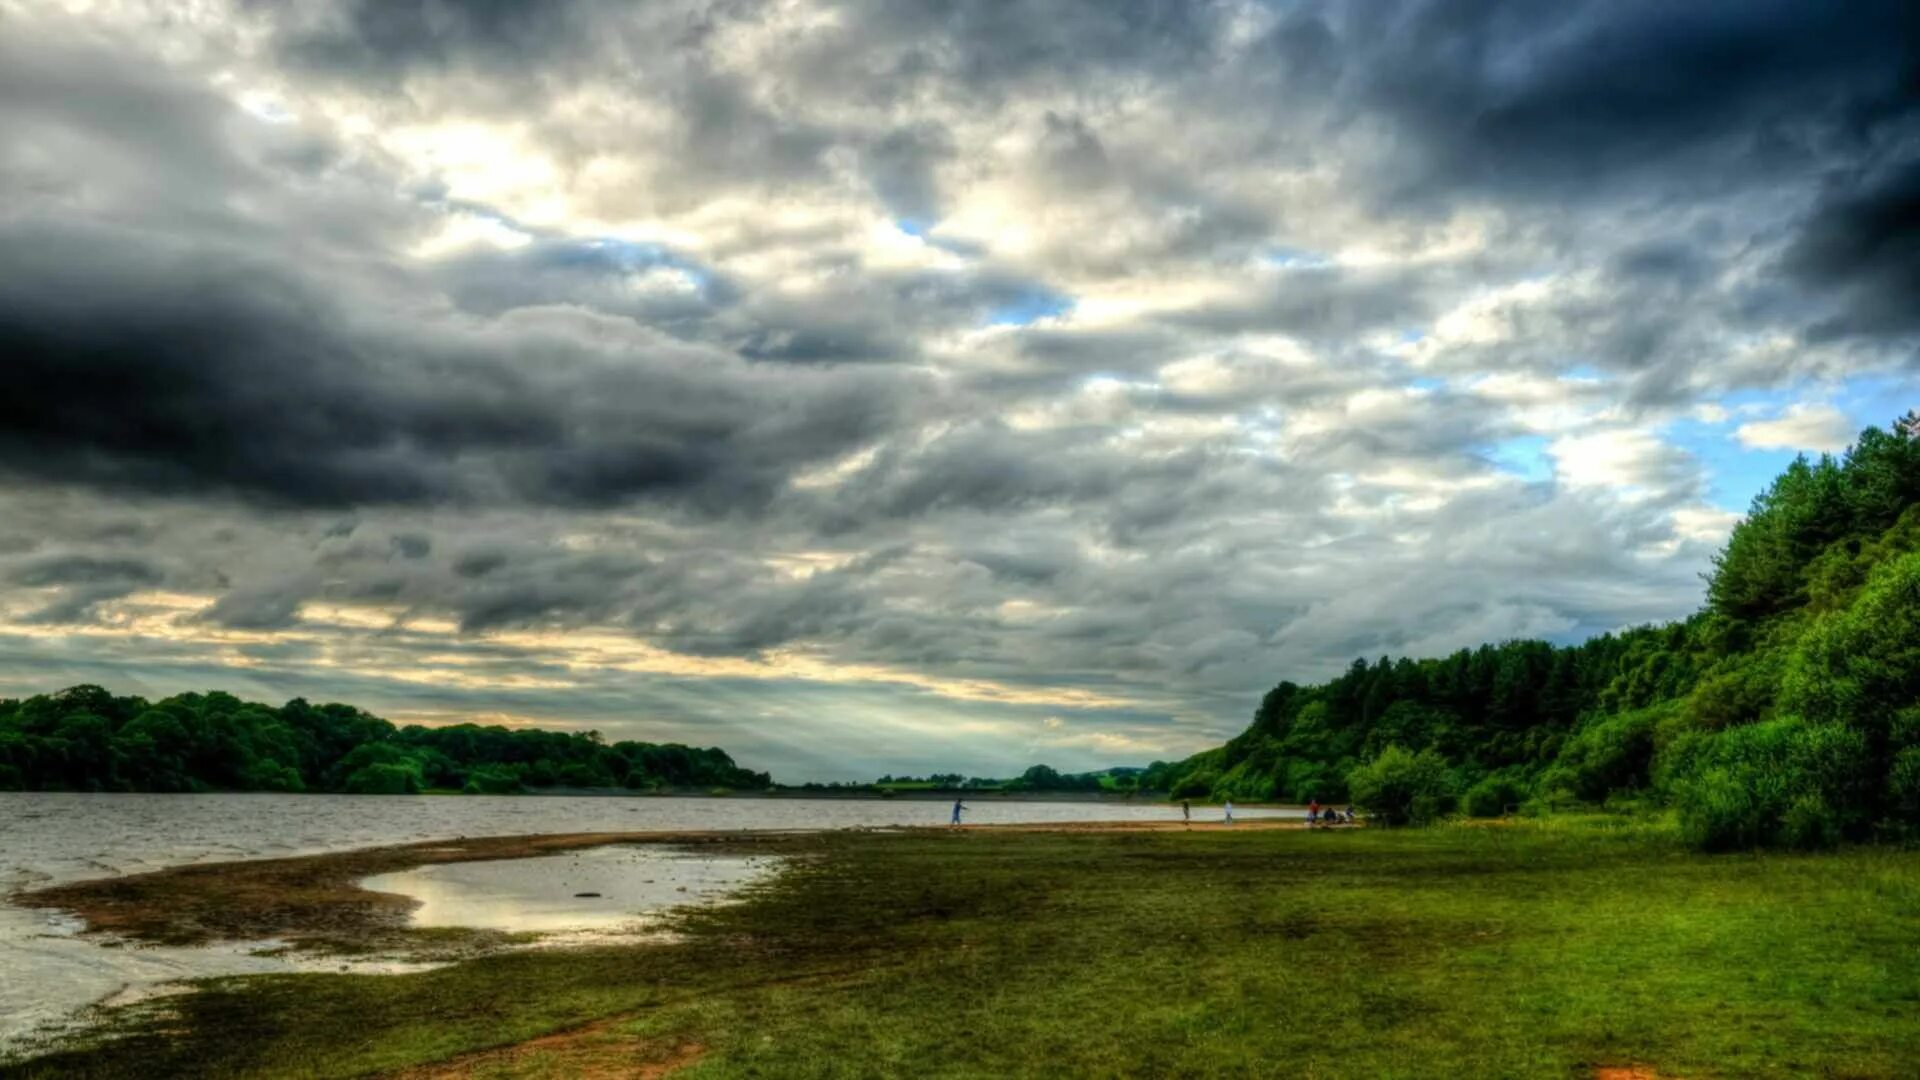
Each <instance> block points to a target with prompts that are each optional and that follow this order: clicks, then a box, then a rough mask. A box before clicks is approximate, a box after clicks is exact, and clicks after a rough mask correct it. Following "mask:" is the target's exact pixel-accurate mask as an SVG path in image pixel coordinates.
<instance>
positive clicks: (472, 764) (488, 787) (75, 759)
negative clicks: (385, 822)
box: [0, 686, 771, 795]
mask: <svg viewBox="0 0 1920 1080" xmlns="http://www.w3.org/2000/svg"><path fill="white" fill-rule="evenodd" d="M770 784H771V780H770V779H769V777H768V776H767V774H766V773H761V772H753V771H750V770H747V769H743V768H741V767H739V766H738V765H736V764H734V761H733V759H732V758H731V757H728V756H727V754H726V752H725V751H723V750H720V749H717V748H707V749H700V748H697V747H690V746H681V745H679V744H672V743H669V744H658V743H645V742H617V743H612V744H608V743H607V742H605V741H604V740H603V739H602V738H601V736H600V734H599V733H598V732H592V731H589V732H584V733H574V732H559V731H541V730H537V729H520V728H506V727H500V726H484V727H483V726H480V725H477V724H455V725H452V726H448V727H421V726H417V725H415V726H408V727H396V726H394V725H393V724H391V723H389V722H387V721H385V720H382V719H380V718H379V717H377V716H373V715H371V714H369V713H366V712H363V711H361V710H360V709H356V708H354V707H353V706H351V705H312V704H309V703H308V702H306V701H304V700H300V699H295V700H293V701H290V702H288V703H287V704H285V705H283V706H281V707H279V708H274V707H272V706H270V705H262V704H259V703H257V702H249V701H242V700H240V699H239V698H237V697H234V696H233V695H232V694H226V693H219V692H215V693H208V694H179V695H175V696H174V697H170V698H166V699H164V700H161V701H152V702H150V701H147V700H146V699H144V698H138V697H116V696H114V695H113V694H110V693H108V692H107V691H106V690H103V689H101V688H100V687H98V686H76V687H73V688H72V689H69V690H63V691H61V692H60V693H57V694H43V695H39V696H36V697H30V698H27V699H25V700H20V701H14V700H0V789H11V790H28V791H332V792H354V793H368V794H388V795H398V794H406V793H409V792H416V791H423V790H428V789H437V790H451V791H464V792H468V793H473V794H506V793H512V792H517V791H521V790H524V789H527V788H551V787H579V788H608V787H625V788H633V789H654V788H715V787H725V788H739V789H758V788H765V787H768V786H769V785H770Z"/></svg>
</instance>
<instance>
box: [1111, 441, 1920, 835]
mask: <svg viewBox="0 0 1920 1080" xmlns="http://www.w3.org/2000/svg"><path fill="white" fill-rule="evenodd" d="M1706 591H1707V602H1706V606H1705V607H1704V608H1703V609H1702V610H1701V611H1700V612H1698V613H1697V614H1695V615H1693V616H1692V617H1691V618H1688V619H1686V620H1683V621H1681V622H1675V623H1670V624H1667V625H1664V626H1645V627H1639V628H1636V629H1632V630H1628V631H1625V632H1623V633H1618V634H1606V635H1602V636H1600V637H1597V638H1594V639H1592V640H1590V641H1587V642H1585V643H1583V644H1580V645H1575V646H1570V647H1556V646H1553V645H1550V644H1548V643H1546V642H1542V641H1511V642H1506V643H1503V644H1497V645H1493V644H1490V645H1482V646H1480V647H1479V648H1477V649H1463V650H1461V651H1460V652H1457V653H1454V654H1453V655H1452V656H1448V657H1444V658H1439V659H1424V660H1412V659H1398V660H1396V659H1390V658H1388V657H1381V658H1380V659H1379V660H1377V661H1371V662H1370V661H1367V660H1365V659H1360V660H1355V661H1354V662H1353V665H1352V666H1351V667H1350V668H1348V669H1347V671H1346V672H1345V673H1344V674H1342V675H1340V676H1339V677H1338V678H1335V679H1333V680H1331V681H1329V682H1325V683H1320V684H1318V685H1312V686H1300V685H1296V684H1294V683H1291V682H1282V683H1281V684H1280V685H1278V686H1276V687H1274V688H1273V689H1272V690H1271V691H1269V692H1268V693H1267V695H1266V696H1265V698H1264V699H1263V700H1262V701H1261V702H1260V707H1259V709H1258V710H1257V711H1256V712H1255V713H1254V716H1253V723H1252V724H1251V726H1249V727H1248V728H1247V730H1246V731H1245V732H1243V733H1242V734H1241V735H1239V736H1238V737H1237V738H1235V739H1233V740H1232V741H1231V742H1229V743H1227V744H1226V745H1225V746H1222V747H1219V748H1217V749H1214V750H1209V751H1206V752H1204V753H1201V754H1198V755H1196V756H1194V757H1192V758H1189V759H1187V760H1185V761H1181V762H1174V763H1163V764H1157V765H1155V766H1154V767H1153V768H1152V769H1150V770H1148V772H1147V773H1146V774H1144V775H1143V776H1141V777H1140V779H1139V783H1140V786H1141V787H1142V788H1152V789H1161V790H1168V791H1171V792H1172V793H1173V794H1174V795H1175V796H1176V797H1193V798H1206V797H1210V798H1215V799H1221V798H1234V799H1246V800H1253V799H1269V798H1271V799H1285V800H1291V801H1295V802H1301V801H1305V800H1308V799H1311V798H1318V799H1320V800H1321V801H1323V802H1326V801H1344V800H1346V799H1348V798H1350V797H1352V798H1359V799H1361V800H1362V801H1363V802H1364V801H1371V802H1374V803H1376V804H1378V806H1379V807H1381V808H1383V809H1384V811H1385V816H1387V817H1390V818H1416V817H1430V816H1433V815H1436V814H1439V813H1442V812H1445V811H1447V810H1449V809H1451V808H1453V807H1454V806H1455V805H1461V806H1463V807H1464V809H1466V810H1467V811H1468V812H1469V813H1474V814H1483V815H1492V814H1498V813H1501V812H1503V811H1505V810H1510V809H1512V808H1514V807H1516V806H1520V805H1522V804H1532V805H1541V804H1551V803H1555V802H1570V801H1572V802H1593V803H1598V802H1604V801H1606V800H1609V799H1619V798H1622V797H1629V798H1639V799H1642V800H1646V801H1651V802H1653V803H1656V804H1660V805H1670V806H1672V807H1674V808H1676V809H1677V811H1678V814H1679V818H1680V822H1681V825H1682V827H1683V829H1684V831H1685V833H1686V835H1687V836H1688V838H1689V839H1690V840H1691V841H1692V842H1693V843H1694V844H1696V845H1697V846H1700V847H1703V848H1729V847H1750V846H1766V845H1794V846H1815V845H1823V844H1828V843H1832V842H1834V841H1836V840H1838V839H1841V838H1843V837H1866V836H1872V835H1898V834H1910V833H1911V832H1913V831H1914V830H1915V829H1916V828H1920V437H1916V431H1915V426H1914V425H1911V424H1907V423H1900V424H1896V425H1894V427H1893V428H1892V429H1891V430H1886V431H1883V430H1879V429H1869V430H1867V431H1865V432H1863V433H1862V434H1861V436H1860V440H1859V442H1858V443H1857V444H1856V445H1855V446H1854V447H1853V448H1852V449H1851V450H1849V451H1848V452H1847V453H1846V454H1845V455H1843V456H1841V457H1838V458H1834V457H1828V456H1822V457H1821V458H1819V459H1818V460H1816V461H1810V460H1807V459H1806V458H1804V457H1803V458H1801V459H1799V460H1796V461H1795V462H1794V463H1793V464H1792V465H1790V466H1789V467H1788V468H1787V470H1786V471H1785V472H1784V473H1783V474H1781V475H1780V477H1779V478H1778V479H1776V480H1775V481H1774V482H1773V484H1772V486H1771V487H1769V488H1768V489H1767V490H1766V491H1765V492H1764V493H1763V494H1761V495H1760V496H1759V497H1758V498H1756V499H1755V500H1754V503H1753V507H1752V509H1751V511H1750V512H1749V513H1748V516H1747V517H1746V519H1745V520H1744V521H1742V522H1741V523H1740V524H1739V525H1738V526H1736V527H1735V529H1734V531H1733V534H1732V536H1731V537H1730V538H1729V540H1728V542H1727V546H1726V548H1725V549H1724V550H1723V551H1722V552H1721V553H1720V555H1719V556H1718V557H1717V558H1716V559H1715V562H1714V569H1713V572H1712V573H1711V574H1710V575H1709V577H1708V581H1707V590H1706Z"/></svg>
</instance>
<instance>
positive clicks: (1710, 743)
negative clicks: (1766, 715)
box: [1666, 719, 1867, 851]
mask: <svg viewBox="0 0 1920 1080" xmlns="http://www.w3.org/2000/svg"><path fill="white" fill-rule="evenodd" d="M1672 754H1673V757H1674V759H1675V760H1674V761H1673V762H1672V763H1671V764H1670V765H1669V767H1668V769H1667V770H1666V772H1667V775H1668V776H1669V777H1670V779H1669V784H1670V786H1671V788H1672V791H1673V797H1674V806H1675V809H1677V810H1678V811H1679V815H1680V831H1681V835H1682V836H1683V837H1684V838H1685V839H1686V841H1687V843H1689V844H1691V845H1692V846H1694V847H1696V848H1699V849H1701V850H1703V851H1730V850H1736V849H1741V848H1753V847H1770V846H1778V845H1788V846H1794V847H1823V846H1830V845H1832V844H1834V843H1836V842H1838V841H1839V840H1840V838H1841V837H1842V836H1845V835H1848V834H1852V833H1856V832H1858V831H1860V830H1861V829H1862V828H1863V827H1864V825H1865V823H1866V820H1867V818H1866V807H1865V802H1864V800H1863V798H1862V796H1863V795H1864V794H1865V793H1864V792H1863V791H1861V790H1860V788H1861V785H1860V781H1859V778H1860V776H1861V775H1862V772H1863V768H1864V765H1865V761H1866V743H1865V741H1864V740H1863V739H1862V738H1861V737H1860V734H1859V733H1858V732H1856V731H1851V730H1849V729H1847V728H1843V727H1840V726H1838V725H1834V724H1808V723H1805V722H1803V721H1800V720H1798V719H1786V720H1772V721H1768V722H1766V723H1764V724H1749V725H1746V726H1744V727H1737V728H1731V729H1729V730H1727V731H1724V732H1720V733H1718V734H1713V735H1705V734H1701V735H1693V736H1689V737H1688V738H1686V739H1684V740H1683V741H1682V742H1681V743H1678V744H1676V745H1675V747H1674V748H1673V751H1672Z"/></svg>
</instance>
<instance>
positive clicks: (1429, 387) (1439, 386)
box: [1407, 375, 1447, 393]
mask: <svg viewBox="0 0 1920 1080" xmlns="http://www.w3.org/2000/svg"><path fill="white" fill-rule="evenodd" d="M1407 386H1408V387H1409V388H1410V389H1414V390H1425V391H1427V392H1428V393H1434V392H1437V391H1440V390H1445V389H1446V388H1447V380H1445V379H1437V378H1435V377H1433V376H1432V375H1415V376H1414V377H1413V378H1411V379H1408V380H1407Z"/></svg>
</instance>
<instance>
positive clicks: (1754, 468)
mask: <svg viewBox="0 0 1920 1080" xmlns="http://www.w3.org/2000/svg"><path fill="white" fill-rule="evenodd" d="M1792 400H1793V398H1792V397H1790V396H1783V395H1779V394H1777V393H1754V392H1749V391H1742V392H1740V393H1737V394H1729V395H1727V397H1726V398H1724V399H1722V400H1721V401H1719V402H1717V403H1716V404H1718V405H1720V407H1721V408H1723V409H1725V410H1726V412H1727V415H1726V418H1725V419H1722V420H1702V419H1699V418H1697V417H1692V416H1689V417H1685V418H1683V419H1680V420H1675V421H1674V422H1672V423H1670V424H1668V425H1667V426H1666V427H1664V428H1662V429H1661V431H1660V438H1661V439H1662V440H1663V441H1665V442H1667V443H1669V444H1671V445H1673V446H1677V447H1679V448H1680V449H1682V450H1685V451H1686V452H1688V453H1689V454H1692V455H1693V457H1694V459H1695V460H1697V461H1699V462H1700V464H1701V467H1702V468H1704V469H1705V470H1706V476H1707V501H1708V502H1710V503H1712V504H1713V505H1715V506H1717V507H1719V508H1721V509H1723V510H1731V511H1734V512H1736V513H1745V512H1746V510H1747V509H1748V508H1749V507H1750V506H1751V505H1752V504H1753V497H1754V496H1755V495H1758V494H1759V493H1760V492H1761V491H1763V490H1765V489H1766V487H1767V485H1768V484H1771V483H1772V482H1773V478H1774V477H1776V476H1778V475H1780V470H1782V469H1784V468H1786V467H1787V465H1788V463H1789V462H1791V461H1792V460H1793V459H1794V452H1793V451H1791V450H1775V449H1764V450H1763V449H1756V448H1754V447H1749V446H1746V445H1744V444H1742V443H1741V442H1740V439H1739V436H1738V435H1737V434H1735V433H1736V432H1737V431H1738V430H1739V427H1740V424H1741V423H1742V422H1743V421H1745V420H1749V419H1754V418H1756V417H1766V416H1772V415H1774V414H1775V413H1777V412H1779V411H1780V410H1781V409H1782V408H1784V407H1785V406H1786V405H1787V404H1790V403H1791V401H1792Z"/></svg>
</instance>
